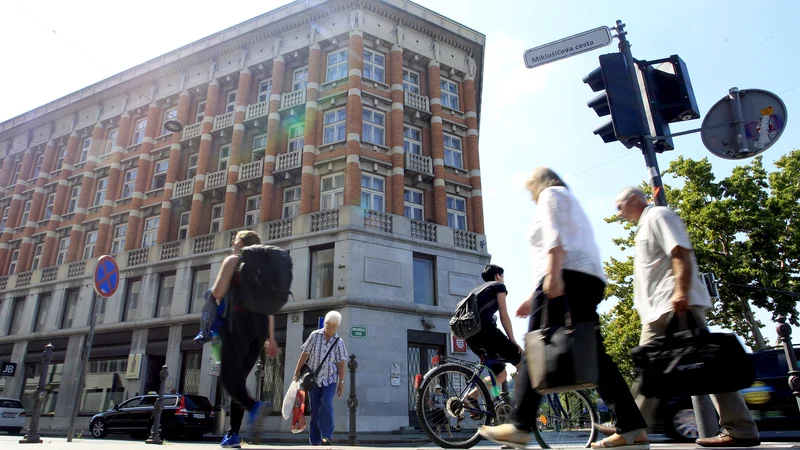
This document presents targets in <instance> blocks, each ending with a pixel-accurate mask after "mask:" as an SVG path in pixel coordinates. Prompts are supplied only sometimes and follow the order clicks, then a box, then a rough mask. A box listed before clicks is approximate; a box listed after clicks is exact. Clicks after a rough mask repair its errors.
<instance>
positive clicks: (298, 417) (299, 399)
mask: <svg viewBox="0 0 800 450" xmlns="http://www.w3.org/2000/svg"><path fill="white" fill-rule="evenodd" d="M305 429H306V391H304V390H302V389H298V390H297V396H295V402H294V408H293V409H292V433H302V432H303V430H305Z"/></svg>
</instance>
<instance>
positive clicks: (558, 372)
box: [525, 296, 600, 395]
mask: <svg viewBox="0 0 800 450" xmlns="http://www.w3.org/2000/svg"><path fill="white" fill-rule="evenodd" d="M556 301H563V302H564V304H565V307H566V314H565V315H564V325H556V326H549V325H548V324H549V323H550V317H549V314H548V308H547V305H548V303H550V302H556ZM544 302H545V303H544V307H543V311H542V314H543V320H542V327H541V328H540V329H538V330H534V331H531V332H529V333H528V334H526V335H525V359H526V362H527V367H528V375H529V378H530V381H531V387H532V388H533V389H534V390H536V392H538V393H539V394H543V395H544V394H551V393H556V392H566V391H575V390H581V389H593V388H596V387H597V384H598V382H599V380H600V372H599V369H598V353H597V349H598V342H597V340H598V338H599V335H600V333H599V332H598V328H599V324H597V323H594V322H577V323H573V322H572V315H571V314H570V311H569V303H568V302H567V298H566V297H565V296H562V297H558V298H554V299H545V301H544Z"/></svg>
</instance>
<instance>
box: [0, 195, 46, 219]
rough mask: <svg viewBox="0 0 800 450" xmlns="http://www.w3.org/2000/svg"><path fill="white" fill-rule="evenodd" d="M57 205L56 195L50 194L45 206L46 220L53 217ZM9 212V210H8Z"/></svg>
mask: <svg viewBox="0 0 800 450" xmlns="http://www.w3.org/2000/svg"><path fill="white" fill-rule="evenodd" d="M55 204H56V194H50V195H48V196H47V202H46V203H45V205H44V220H49V219H50V216H52V215H53V206H55ZM6 211H8V209H6Z"/></svg>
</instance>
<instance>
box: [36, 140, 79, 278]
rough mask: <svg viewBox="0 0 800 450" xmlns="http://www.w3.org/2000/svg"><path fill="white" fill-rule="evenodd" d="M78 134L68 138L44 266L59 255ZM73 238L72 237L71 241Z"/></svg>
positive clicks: (47, 265) (44, 255) (49, 224)
mask: <svg viewBox="0 0 800 450" xmlns="http://www.w3.org/2000/svg"><path fill="white" fill-rule="evenodd" d="M79 142H80V139H78V135H77V134H76V133H75V132H73V133H72V134H71V135H70V136H69V140H67V154H66V155H65V156H64V163H63V164H62V166H61V172H59V175H58V187H57V188H56V202H55V204H54V205H53V214H52V215H51V216H50V221H49V222H48V223H47V235H46V236H45V240H44V248H43V249H42V267H49V266H52V265H53V264H55V263H56V257H57V256H58V251H57V250H56V249H57V248H58V239H56V229H57V228H58V227H59V226H61V215H62V214H64V211H66V209H67V205H68V203H69V197H68V196H69V191H70V186H69V181H68V178H69V177H70V176H72V163H73V162H74V161H75V156H77V155H76V153H77V152H78V143H79ZM71 242H72V239H71V238H70V243H71Z"/></svg>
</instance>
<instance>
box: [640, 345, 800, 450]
mask: <svg viewBox="0 0 800 450" xmlns="http://www.w3.org/2000/svg"><path fill="white" fill-rule="evenodd" d="M794 351H795V355H797V358H798V359H800V346H795V348H794ZM752 357H753V362H754V363H755V368H756V378H755V381H754V382H753V385H752V386H751V387H749V388H747V389H743V390H742V394H743V395H744V401H745V402H746V403H747V407H748V408H749V409H750V413H751V414H752V415H753V419H755V421H756V424H757V425H758V429H759V431H783V430H796V429H797V424H798V423H800V410H799V409H798V406H797V401H796V400H795V397H794V395H792V390H791V389H789V383H788V377H789V374H788V372H789V365H788V364H787V362H786V354H785V353H784V350H783V347H776V348H771V349H767V350H761V351H758V352H754V353H752ZM656 421H657V423H656V424H654V427H653V430H652V432H654V433H665V434H667V435H668V436H670V437H672V438H674V439H677V440H680V441H689V440H694V439H697V438H698V432H697V421H696V419H695V415H694V409H693V408H692V399H691V397H683V398H677V399H673V400H670V401H666V402H661V405H660V407H659V409H658V411H657V412H656Z"/></svg>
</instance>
